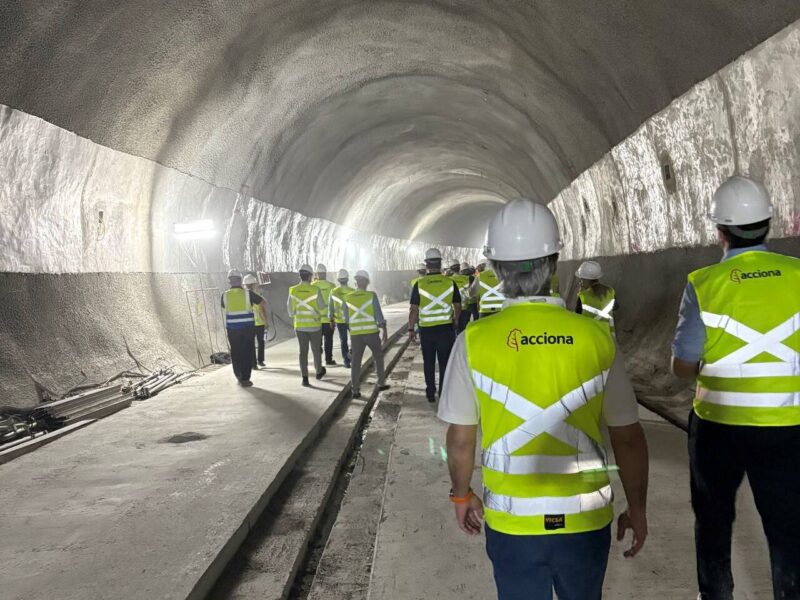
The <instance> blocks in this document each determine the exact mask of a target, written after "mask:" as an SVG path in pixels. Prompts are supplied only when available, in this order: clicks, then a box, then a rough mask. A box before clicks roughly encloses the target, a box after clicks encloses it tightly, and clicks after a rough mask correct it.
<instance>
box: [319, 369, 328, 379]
mask: <svg viewBox="0 0 800 600" xmlns="http://www.w3.org/2000/svg"><path fill="white" fill-rule="evenodd" d="M327 372H328V370H327V369H326V368H325V367H322V368H321V369H320V370H319V372H318V373H317V379H322V378H323V377H325V373H327Z"/></svg>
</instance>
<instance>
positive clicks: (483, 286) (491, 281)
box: [478, 269, 506, 315]
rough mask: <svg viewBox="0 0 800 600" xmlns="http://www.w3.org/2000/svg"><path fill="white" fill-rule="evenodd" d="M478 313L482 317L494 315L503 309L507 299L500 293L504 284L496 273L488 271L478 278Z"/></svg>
mask: <svg viewBox="0 0 800 600" xmlns="http://www.w3.org/2000/svg"><path fill="white" fill-rule="evenodd" d="M478 285H479V288H478V312H479V313H481V314H482V315H485V314H489V313H494V312H497V311H498V310H500V309H501V308H503V302H504V301H505V299H506V297H505V296H504V295H503V293H502V292H501V291H500V288H501V287H502V285H503V284H502V282H500V281H499V280H498V279H497V275H495V273H494V271H492V270H491V269H486V270H485V271H482V272H481V274H480V275H479V276H478Z"/></svg>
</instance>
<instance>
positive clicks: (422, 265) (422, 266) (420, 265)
mask: <svg viewBox="0 0 800 600" xmlns="http://www.w3.org/2000/svg"><path fill="white" fill-rule="evenodd" d="M427 268H428V266H427V265H426V264H425V263H424V262H423V263H419V264H418V265H417V270H418V271H422V270H423V269H427Z"/></svg>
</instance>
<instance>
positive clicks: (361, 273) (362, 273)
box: [356, 269, 369, 281]
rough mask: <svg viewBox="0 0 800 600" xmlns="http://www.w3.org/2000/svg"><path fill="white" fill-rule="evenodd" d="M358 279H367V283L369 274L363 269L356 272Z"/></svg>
mask: <svg viewBox="0 0 800 600" xmlns="http://www.w3.org/2000/svg"><path fill="white" fill-rule="evenodd" d="M356 278H357V279H366V280H367V281H369V273H367V272H366V271H365V270H364V269H361V270H360V271H356Z"/></svg>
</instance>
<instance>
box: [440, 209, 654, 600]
mask: <svg viewBox="0 0 800 600" xmlns="http://www.w3.org/2000/svg"><path fill="white" fill-rule="evenodd" d="M561 247H562V244H561V240H560V236H559V232H558V227H557V225H556V220H555V218H554V217H553V215H552V213H551V212H550V210H549V209H548V208H547V207H546V206H544V205H543V204H536V203H533V202H531V201H530V200H524V199H517V200H512V201H511V202H509V203H508V204H506V205H505V207H504V208H503V209H501V211H500V212H499V213H498V214H497V215H496V216H495V217H494V218H493V219H492V221H491V223H490V225H489V231H488V235H487V238H486V248H485V250H484V252H485V254H486V257H487V258H489V259H490V260H491V264H492V266H493V268H494V269H495V270H496V271H497V274H498V277H499V278H500V279H501V280H502V281H503V292H504V294H505V296H506V300H505V301H504V306H503V310H502V311H500V312H499V313H497V314H496V315H495V316H494V317H492V318H491V319H481V320H479V321H478V322H476V323H473V324H471V325H470V326H469V327H468V328H467V329H466V331H465V332H464V333H463V334H461V335H460V336H459V337H458V341H457V342H456V345H455V347H454V349H453V355H452V357H451V360H450V365H449V366H448V368H447V377H446V379H445V386H444V393H443V394H442V398H441V401H440V404H439V418H440V419H441V420H443V421H445V422H447V423H449V424H450V426H449V427H448V430H447V457H448V459H447V460H448V466H449V468H450V477H451V480H452V486H453V487H452V489H451V491H450V500H451V502H452V503H453V504H454V505H455V512H456V520H457V523H458V526H459V527H460V528H461V529H462V530H463V531H465V532H466V533H468V534H473V535H476V534H478V533H480V531H481V519H483V518H484V517H485V519H486V550H487V553H488V555H489V559H490V560H491V562H492V567H493V569H494V578H495V583H496V584H497V592H498V597H499V598H500V600H523V599H524V600H531V599H534V598H536V599H539V598H542V599H544V598H552V597H553V590H554V589H555V592H556V594H557V595H558V598H559V600H599V599H600V598H601V595H602V590H603V579H604V577H605V571H606V564H607V562H608V552H609V546H610V543H611V532H610V530H611V521H612V520H613V518H614V510H613V506H612V492H611V485H610V482H609V477H608V471H609V468H610V467H609V465H608V458H607V453H606V449H605V447H604V441H603V434H602V430H603V421H605V422H606V423H607V425H608V429H609V433H610V438H611V444H612V446H613V448H614V453H615V455H616V459H617V462H618V463H619V473H620V478H621V479H622V484H623V488H624V490H625V496H626V497H627V500H628V509H627V510H626V511H625V512H623V513H622V515H621V516H620V518H619V521H618V534H617V537H618V538H620V539H621V537H620V536H622V535H624V533H625V530H627V529H632V530H633V544H632V546H631V547H630V549H629V550H627V551H626V552H625V556H634V555H635V554H636V553H637V552H639V550H640V549H641V548H642V546H643V545H644V542H645V539H646V537H647V519H646V516H645V505H646V498H647V471H648V467H647V442H646V440H645V437H644V432H643V431H642V427H641V426H640V425H639V421H638V407H637V404H636V399H635V397H634V394H633V389H632V388H631V384H630V382H629V381H628V377H627V375H626V373H625V367H624V362H623V359H622V357H621V356H620V355H619V353H618V352H617V349H616V347H615V344H614V340H613V338H612V337H611V334H610V332H609V330H608V326H607V325H606V324H605V323H601V322H598V321H592V320H589V319H585V318H583V317H580V316H579V315H576V314H575V313H572V312H569V311H567V310H566V307H565V306H564V302H563V301H562V300H561V299H560V298H553V297H551V296H550V278H551V277H552V275H553V273H554V272H555V269H556V264H557V261H558V252H559V250H560V249H561ZM478 424H480V427H481V437H482V439H481V448H482V466H483V486H484V490H483V500H482V501H481V499H480V498H479V497H478V496H477V495H476V494H474V493H473V491H472V488H471V487H470V480H471V478H472V474H473V469H474V462H475V447H476V441H477V430H478Z"/></svg>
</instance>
